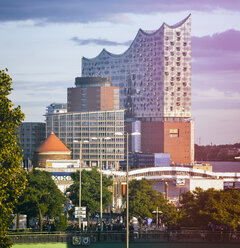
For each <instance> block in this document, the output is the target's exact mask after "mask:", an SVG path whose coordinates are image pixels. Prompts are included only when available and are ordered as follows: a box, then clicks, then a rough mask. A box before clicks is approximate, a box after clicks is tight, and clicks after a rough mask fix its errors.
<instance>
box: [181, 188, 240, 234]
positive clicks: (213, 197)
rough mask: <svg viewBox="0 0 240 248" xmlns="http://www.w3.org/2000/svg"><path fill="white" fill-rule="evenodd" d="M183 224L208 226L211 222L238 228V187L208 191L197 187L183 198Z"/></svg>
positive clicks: (239, 203) (239, 197)
mask: <svg viewBox="0 0 240 248" xmlns="http://www.w3.org/2000/svg"><path fill="white" fill-rule="evenodd" d="M181 204H182V207H181V213H182V220H181V222H182V224H183V225H187V226H201V227H206V226H207V224H208V223H209V222H211V223H213V224H215V225H224V226H228V227H230V228H232V229H233V230H236V229H237V228H238V226H239V223H240V191H239V190H238V189H228V190H215V189H208V190H206V191H204V190H202V189H200V188H197V189H196V190H195V191H193V192H187V193H185V194H183V195H182V199H181Z"/></svg>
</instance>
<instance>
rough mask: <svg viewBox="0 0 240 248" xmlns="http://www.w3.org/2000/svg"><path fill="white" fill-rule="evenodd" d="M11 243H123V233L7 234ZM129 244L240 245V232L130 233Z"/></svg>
mask: <svg viewBox="0 0 240 248" xmlns="http://www.w3.org/2000/svg"><path fill="white" fill-rule="evenodd" d="M9 236H10V237H11V239H12V241H13V243H51V242H53V243H55V242H64V243H72V240H73V237H76V236H81V237H82V238H85V237H89V238H90V242H91V243H96V242H116V243H119V242H125V240H126V233H125V232H116V231H115V232H51V233H33V232H23V233H9ZM129 238H130V242H143V243H144V242H214V243H218V242H226V243H240V232H221V231H217V232H210V231H206V230H173V231H168V232H163V231H151V232H142V233H141V232H131V233H130V237H129Z"/></svg>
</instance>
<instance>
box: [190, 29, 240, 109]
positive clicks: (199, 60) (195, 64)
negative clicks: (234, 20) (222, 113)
mask: <svg viewBox="0 0 240 248" xmlns="http://www.w3.org/2000/svg"><path fill="white" fill-rule="evenodd" d="M239 40H240V31H237V30H227V31H225V32H222V33H217V34H214V35H212V36H204V37H192V84H193V89H195V90H196V91H198V90H200V91H202V90H209V88H213V89H217V90H218V91H222V92H238V93H240V43H239ZM229 101H230V99H229ZM202 104H203V105H205V103H204V102H202ZM218 104H220V105H224V101H222V103H221V102H220V101H218ZM226 104H228V103H226ZM226 106H227V105H226ZM236 106H238V107H239V102H238V104H237V105H236Z"/></svg>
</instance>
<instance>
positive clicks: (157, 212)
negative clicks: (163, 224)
mask: <svg viewBox="0 0 240 248" xmlns="http://www.w3.org/2000/svg"><path fill="white" fill-rule="evenodd" d="M152 213H153V214H156V226H157V228H158V214H162V211H161V210H158V207H157V210H156V211H155V210H154V211H153V212H152Z"/></svg>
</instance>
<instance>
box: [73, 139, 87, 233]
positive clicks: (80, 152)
mask: <svg viewBox="0 0 240 248" xmlns="http://www.w3.org/2000/svg"><path fill="white" fill-rule="evenodd" d="M73 142H74V143H79V144H80V151H79V199H78V200H79V203H78V204H79V207H80V208H81V202H82V143H83V142H84V143H88V140H84V141H83V142H82V141H81V140H80V141H78V140H74V141H73ZM78 221H79V223H78V225H79V229H80V230H81V216H79V219H78Z"/></svg>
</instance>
